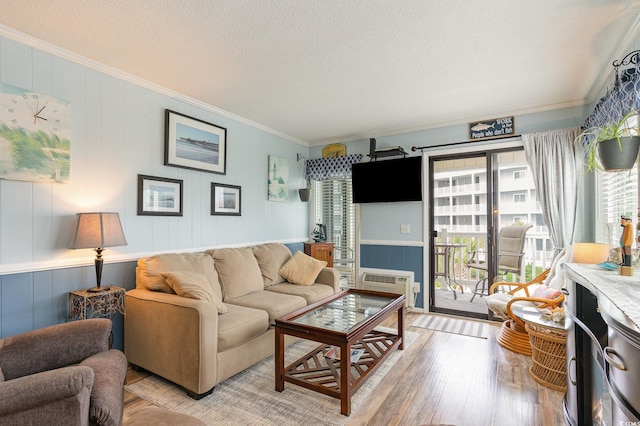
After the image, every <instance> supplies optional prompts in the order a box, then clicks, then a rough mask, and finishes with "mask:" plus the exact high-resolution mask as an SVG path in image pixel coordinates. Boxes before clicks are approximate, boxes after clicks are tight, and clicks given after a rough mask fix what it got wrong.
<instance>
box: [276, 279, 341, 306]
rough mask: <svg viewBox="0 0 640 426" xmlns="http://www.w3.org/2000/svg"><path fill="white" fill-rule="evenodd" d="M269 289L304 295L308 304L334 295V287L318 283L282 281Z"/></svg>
mask: <svg viewBox="0 0 640 426" xmlns="http://www.w3.org/2000/svg"><path fill="white" fill-rule="evenodd" d="M267 291H273V292H276V293H284V294H292V295H294V296H301V297H304V298H305V299H306V301H307V305H310V304H312V303H315V302H318V301H320V300H322V299H324V298H327V297H329V296H332V295H333V287H329V286H328V285H325V284H317V283H315V284H313V285H309V286H306V285H295V284H291V283H280V284H275V285H272V286H271V287H269V288H268V289H267Z"/></svg>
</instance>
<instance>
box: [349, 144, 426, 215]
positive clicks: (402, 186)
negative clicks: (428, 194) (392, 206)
mask: <svg viewBox="0 0 640 426" xmlns="http://www.w3.org/2000/svg"><path fill="white" fill-rule="evenodd" d="M351 184H352V187H353V202H354V203H392V202H397V201H422V157H421V156H418V157H407V158H400V159H395V160H383V161H369V162H367V163H356V164H353V165H352V166H351Z"/></svg>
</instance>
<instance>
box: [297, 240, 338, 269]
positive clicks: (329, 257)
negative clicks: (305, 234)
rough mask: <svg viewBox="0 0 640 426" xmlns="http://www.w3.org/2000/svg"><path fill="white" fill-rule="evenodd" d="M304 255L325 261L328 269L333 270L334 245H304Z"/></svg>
mask: <svg viewBox="0 0 640 426" xmlns="http://www.w3.org/2000/svg"><path fill="white" fill-rule="evenodd" d="M304 253H305V254H307V255H309V256H311V257H313V258H315V259H318V260H324V261H325V262H327V266H328V267H330V268H333V243H304Z"/></svg>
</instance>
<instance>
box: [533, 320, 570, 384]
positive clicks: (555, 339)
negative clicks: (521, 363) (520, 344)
mask: <svg viewBox="0 0 640 426" xmlns="http://www.w3.org/2000/svg"><path fill="white" fill-rule="evenodd" d="M525 328H526V330H527V333H529V340H530V342H531V359H532V360H533V364H532V365H531V368H530V369H529V373H530V374H531V377H532V378H533V379H534V380H535V381H537V382H538V383H540V384H541V385H544V386H548V387H550V388H552V389H555V390H559V391H562V392H565V391H566V390H567V364H566V362H567V361H566V353H567V345H566V342H567V332H566V331H565V330H563V329H557V328H552V327H546V326H543V325H539V324H534V323H530V322H527V323H526V327H525Z"/></svg>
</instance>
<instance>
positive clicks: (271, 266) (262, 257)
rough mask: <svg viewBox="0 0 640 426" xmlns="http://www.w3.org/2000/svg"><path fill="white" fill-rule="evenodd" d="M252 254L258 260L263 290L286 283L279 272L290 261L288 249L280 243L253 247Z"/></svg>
mask: <svg viewBox="0 0 640 426" xmlns="http://www.w3.org/2000/svg"><path fill="white" fill-rule="evenodd" d="M253 254H254V255H255V256H256V259H257V260H258V265H259V266H260V271H261V272H262V278H263V279H264V287H265V288H267V287H271V286H272V285H274V284H280V283H282V282H285V281H286V279H285V278H284V277H283V276H282V275H280V273H279V271H280V268H282V265H284V264H285V263H287V261H288V260H289V259H291V250H289V247H287V246H285V245H284V244H281V243H266V244H260V245H258V246H255V247H253Z"/></svg>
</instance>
